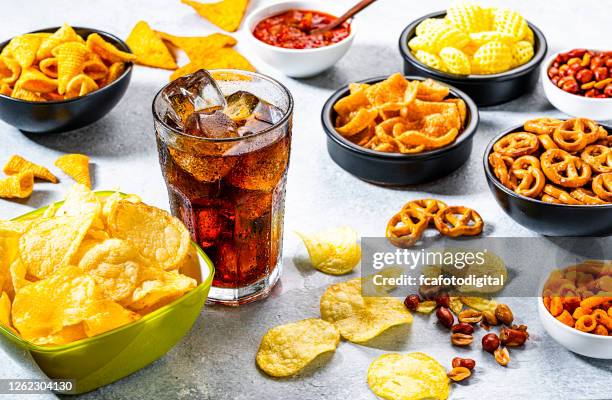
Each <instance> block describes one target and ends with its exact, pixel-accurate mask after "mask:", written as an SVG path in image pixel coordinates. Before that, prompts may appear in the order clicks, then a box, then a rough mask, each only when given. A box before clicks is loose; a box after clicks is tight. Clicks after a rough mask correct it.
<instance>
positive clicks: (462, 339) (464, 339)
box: [451, 333, 474, 346]
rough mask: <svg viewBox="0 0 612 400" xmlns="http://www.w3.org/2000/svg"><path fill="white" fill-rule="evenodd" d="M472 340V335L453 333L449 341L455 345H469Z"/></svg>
mask: <svg viewBox="0 0 612 400" xmlns="http://www.w3.org/2000/svg"><path fill="white" fill-rule="evenodd" d="M473 341H474V336H472V335H466V334H465V333H453V334H452V335H451V343H452V344H453V345H455V346H469V345H470V344H472V342H473Z"/></svg>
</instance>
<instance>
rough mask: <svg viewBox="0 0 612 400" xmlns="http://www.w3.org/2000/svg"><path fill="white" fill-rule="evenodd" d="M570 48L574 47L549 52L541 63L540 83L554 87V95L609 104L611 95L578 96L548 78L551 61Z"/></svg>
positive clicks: (611, 98) (611, 99) (611, 101)
mask: <svg viewBox="0 0 612 400" xmlns="http://www.w3.org/2000/svg"><path fill="white" fill-rule="evenodd" d="M572 50H575V48H571V49H564V50H561V51H558V52H555V53H553V54H551V55H550V56H549V57H547V58H546V60H545V61H544V63H543V66H544V67H545V68H542V71H541V72H540V73H541V74H542V84H543V85H547V86H549V87H552V88H554V89H553V91H554V92H555V94H554V95H556V94H557V93H558V94H559V95H560V96H565V97H566V98H571V99H577V100H579V101H580V100H582V101H584V102H585V103H591V104H595V103H599V104H602V103H603V104H606V103H610V104H609V105H612V97H608V98H605V99H599V98H596V97H586V96H580V95H578V94H574V93H570V92H566V91H565V90H563V89H561V88H560V87H558V86H557V85H555V84H553V83H552V81H551V80H550V78H549V76H548V69H549V68H550V67H551V66H552V63H553V62H554V61H555V58H557V56H558V55H559V54H561V53H567V52H568V51H572ZM587 50H593V51H602V50H599V49H587Z"/></svg>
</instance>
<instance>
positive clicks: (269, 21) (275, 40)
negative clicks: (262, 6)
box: [253, 10, 351, 49]
mask: <svg viewBox="0 0 612 400" xmlns="http://www.w3.org/2000/svg"><path fill="white" fill-rule="evenodd" d="M334 19H336V17H334V16H333V15H329V14H326V13H323V12H320V11H311V10H289V11H285V12H283V13H282V14H278V15H273V16H271V17H268V18H266V19H264V20H262V21H261V22H259V23H258V24H257V26H255V29H254V30H253V35H254V36H255V37H256V38H257V39H259V40H261V41H262V42H264V43H267V44H269V45H272V46H275V47H283V48H285V49H316V48H319V47H324V46H329V45H332V44H334V43H338V42H340V41H341V40H344V39H346V38H347V37H348V36H349V35H350V34H351V25H350V24H349V23H348V22H345V23H343V24H342V25H340V26H339V27H337V28H335V29H332V30H330V31H327V32H325V33H322V34H318V35H312V34H310V31H311V30H313V29H317V28H320V27H322V26H324V25H327V24H328V23H330V22H332V21H333V20H334Z"/></svg>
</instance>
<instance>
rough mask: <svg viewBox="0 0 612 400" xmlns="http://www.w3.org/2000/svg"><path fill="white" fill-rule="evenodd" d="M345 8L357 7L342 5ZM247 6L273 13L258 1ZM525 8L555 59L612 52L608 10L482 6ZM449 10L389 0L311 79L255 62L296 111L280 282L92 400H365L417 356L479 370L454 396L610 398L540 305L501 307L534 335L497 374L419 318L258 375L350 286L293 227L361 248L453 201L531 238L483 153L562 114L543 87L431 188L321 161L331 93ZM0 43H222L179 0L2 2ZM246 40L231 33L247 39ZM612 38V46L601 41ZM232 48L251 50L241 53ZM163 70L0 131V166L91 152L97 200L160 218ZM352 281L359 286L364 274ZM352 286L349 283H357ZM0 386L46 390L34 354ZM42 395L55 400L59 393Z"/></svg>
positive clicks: (479, 137)
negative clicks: (99, 99) (288, 370)
mask: <svg viewBox="0 0 612 400" xmlns="http://www.w3.org/2000/svg"><path fill="white" fill-rule="evenodd" d="M336 1H341V2H342V3H345V4H346V5H347V6H349V5H350V4H351V3H352V2H353V1H352V0H336ZM251 3H252V4H251V5H250V9H251V10H252V9H253V8H255V7H257V6H259V5H261V4H264V3H268V1H261V0H260V1H252V2H251ZM486 3H487V4H497V5H500V4H506V5H511V6H512V7H514V8H516V9H517V10H519V11H520V12H521V13H523V15H525V16H526V17H527V18H528V19H530V20H531V21H532V22H533V23H535V24H536V25H537V26H538V27H539V28H540V29H542V31H543V32H544V33H545V34H546V36H547V38H548V41H549V46H550V48H551V50H552V51H555V50H561V49H563V48H569V47H592V48H597V47H602V48H605V47H608V48H609V47H610V43H609V38H610V37H612V25H610V24H609V15H610V14H609V2H608V1H599V0H585V1H580V2H576V1H570V0H556V1H552V0H542V1H527V0H521V1H512V2H503V1H501V0H499V1H486ZM447 5H448V2H447V1H442V0H431V1H427V2H424V1H408V0H380V1H379V2H378V3H377V4H375V5H373V6H372V7H371V8H369V9H368V10H367V11H366V12H364V14H363V15H362V16H360V17H359V19H358V21H357V23H358V28H359V31H358V35H357V37H356V40H355V43H354V46H353V47H352V48H351V50H350V51H349V53H348V54H347V55H346V56H345V57H344V58H343V59H342V60H341V61H340V62H339V63H338V64H337V65H336V66H335V67H334V68H332V69H330V70H328V71H327V72H325V73H323V74H322V75H320V76H317V77H315V78H312V79H306V80H294V79H289V78H286V77H283V76H282V75H281V74H280V73H278V72H277V71H274V70H273V69H271V68H270V67H268V66H266V65H265V64H264V63H263V62H262V61H260V60H258V59H257V58H256V57H255V56H254V55H252V54H251V53H249V52H245V54H246V55H247V56H248V57H249V58H250V59H251V60H252V61H253V63H254V64H255V65H256V66H257V68H258V69H260V71H262V72H264V73H269V74H270V75H272V76H275V77H277V78H279V79H281V80H282V81H283V82H284V83H285V84H286V85H287V86H288V87H289V89H290V90H291V91H292V92H293V94H294V95H295V98H296V111H295V125H294V136H293V150H292V155H291V157H292V159H291V166H290V172H289V179H288V192H287V207H286V223H285V231H286V234H285V245H284V275H283V277H282V281H281V283H280V284H279V285H278V286H277V287H276V288H275V290H274V292H273V294H272V296H271V297H270V298H269V299H267V300H266V301H261V302H258V303H255V304H250V305H247V306H244V307H240V308H238V309H229V308H224V307H206V308H205V309H204V311H203V312H202V315H201V317H200V318H199V320H198V321H197V322H196V324H195V326H194V327H193V329H192V330H191V332H190V333H189V334H188V335H187V336H186V337H185V338H184V339H183V340H182V341H181V342H180V343H179V344H178V345H177V346H176V347H175V348H174V349H172V350H171V351H170V352H169V353H168V354H167V355H166V356H165V357H163V358H162V359H160V360H158V361H156V362H155V363H153V364H152V365H150V366H148V367H146V368H144V369H143V370H141V371H139V372H137V373H135V374H133V375H131V376H130V377H128V378H125V379H123V380H121V381H119V382H116V383H114V384H111V385H108V386H106V387H104V388H101V389H99V390H97V391H94V392H92V393H89V394H87V395H85V396H84V397H85V398H92V399H93V398H125V399H128V398H129V399H134V398H152V397H153V396H156V397H157V396H159V398H193V397H197V398H205V399H321V398H329V399H346V398H351V399H354V400H357V399H372V398H375V396H374V395H373V394H372V393H371V392H370V391H369V389H368V386H367V383H366V371H367V368H368V366H369V364H370V363H371V362H372V360H374V358H376V357H377V356H379V355H381V354H383V353H385V352H395V351H399V352H409V351H424V352H427V353H429V354H431V355H432V356H434V357H435V358H437V359H438V360H439V361H440V362H442V363H443V364H444V365H449V364H450V360H451V358H452V357H454V356H455V355H456V354H457V353H466V355H468V354H469V356H471V357H474V358H475V359H476V360H477V362H478V371H477V372H476V374H475V375H474V376H473V377H472V378H471V379H470V380H469V382H468V383H465V384H461V385H457V386H456V387H455V388H454V389H453V391H452V394H451V397H452V398H455V399H472V398H482V397H484V396H486V397H499V398H508V399H519V398H540V399H572V398H585V399H586V398H588V399H602V398H612V392H611V391H610V379H611V376H612V362H610V361H597V360H592V359H587V358H584V357H581V356H577V355H575V354H573V353H570V352H569V351H567V350H565V349H564V348H562V347H560V346H559V345H557V344H556V343H555V342H554V341H553V340H552V339H551V338H550V337H548V336H547V335H546V333H545V332H544V331H543V328H542V327H541V325H540V323H539V321H538V317H537V312H536V307H535V300H534V299H507V301H508V303H509V304H510V305H511V306H512V307H513V309H514V310H515V315H517V316H520V318H521V319H522V321H524V322H525V323H526V324H528V325H529V328H530V331H531V332H532V340H530V341H529V342H528V344H527V346H526V348H525V349H524V350H521V351H514V352H513V353H512V355H513V359H512V362H511V364H510V365H509V366H508V368H507V369H503V368H500V367H498V366H497V365H496V364H495V361H494V360H492V358H491V357H490V356H488V354H483V353H482V352H481V351H480V350H479V346H475V349H474V350H472V351H465V352H463V351H458V350H456V349H453V348H452V347H451V346H450V344H449V343H448V334H447V333H445V332H443V331H441V330H439V329H437V328H436V327H435V326H434V325H433V320H429V319H428V318H424V317H422V316H417V317H415V321H414V324H413V325H412V327H411V328H407V329H404V328H399V329H393V330H391V331H390V332H388V333H386V334H385V335H383V336H381V337H380V338H379V339H377V340H375V341H374V342H373V343H371V344H370V345H368V346H358V345H354V344H351V343H347V342H343V343H341V345H340V346H339V348H338V350H337V351H336V353H335V354H334V355H333V356H332V357H327V358H325V359H324V360H319V362H318V363H317V364H318V365H317V366H316V368H315V367H311V368H308V369H307V371H305V372H304V373H302V374H301V375H300V376H298V377H295V378H292V379H284V380H275V379H270V378H269V377H267V376H265V375H263V374H262V373H261V372H260V371H259V370H258V369H257V368H256V366H255V362H254V356H255V353H256V351H257V347H258V345H259V340H260V338H261V336H262V335H263V334H264V332H265V331H266V330H267V329H269V328H270V327H272V326H274V325H278V324H282V323H287V322H291V321H295V320H299V319H303V318H309V317H316V316H318V315H319V297H320V295H321V294H322V293H323V291H324V290H325V287H326V286H328V285H329V284H331V283H333V282H337V281H341V280H344V279H346V278H335V277H330V276H327V275H324V274H321V273H319V272H315V271H313V270H311V269H309V268H308V267H305V266H304V259H305V256H306V252H305V249H304V248H303V246H302V245H301V243H300V241H299V240H298V238H297V237H296V236H295V235H294V233H293V231H294V230H298V229H299V230H303V231H315V230H318V229H322V228H327V227H334V226H339V225H343V224H347V223H348V224H350V225H351V226H353V227H354V228H355V229H357V230H358V231H359V232H360V234H361V235H362V236H380V235H381V234H382V233H383V231H384V226H385V223H386V219H387V218H388V216H389V215H391V214H392V213H393V212H394V211H395V210H396V209H398V208H399V207H400V206H401V205H402V204H404V203H405V202H406V201H408V200H410V199H415V198H420V197H422V196H425V195H427V196H435V197H438V198H440V199H443V200H444V201H447V202H448V203H451V204H464V205H468V206H473V207H475V208H476V209H478V211H479V212H480V213H481V214H482V216H483V218H484V219H485V220H486V222H487V224H488V226H489V228H488V230H487V233H488V234H490V235H495V236H530V235H533V233H531V232H529V231H527V230H526V229H524V228H522V227H520V226H518V225H517V224H516V223H514V222H513V221H512V220H511V219H509V218H508V217H507V216H506V215H505V214H504V213H503V211H502V210H501V209H500V208H499V207H498V206H497V204H496V203H495V201H494V199H493V197H492V195H491V194H490V193H489V190H488V188H487V187H486V183H485V178H484V173H483V171H482V153H483V150H484V147H485V146H486V144H487V143H488V142H489V140H490V139H491V138H492V137H493V136H494V135H496V133H498V132H499V131H501V130H503V129H505V128H507V127H510V126H512V125H515V124H519V123H521V122H523V121H524V120H525V119H527V118H529V117H535V116H543V115H546V116H557V115H560V114H559V112H558V111H556V110H555V109H553V108H552V106H551V105H550V104H549V103H548V102H547V101H546V99H545V97H544V94H543V92H542V90H541V88H540V86H539V85H538V87H536V88H534V90H533V92H532V93H530V94H527V95H525V96H523V97H521V98H520V99H518V100H516V101H513V102H510V103H508V104H504V105H502V106H498V107H492V108H486V109H483V110H482V111H481V123H480V127H479V130H478V132H477V134H476V138H475V143H474V150H473V153H472V157H471V158H470V160H469V162H468V163H467V165H465V166H464V167H463V168H461V169H459V170H458V171H456V172H455V173H453V174H451V175H450V176H448V177H446V178H444V179H441V180H439V181H436V182H432V183H429V184H426V185H420V186H416V187H411V188H406V189H401V190H395V189H386V188H381V187H377V186H373V185H371V184H368V183H365V182H362V181H360V180H359V179H357V178H355V177H353V176H351V175H349V174H348V173H346V172H345V171H343V170H342V169H340V168H339V167H338V166H337V165H335V164H334V163H333V162H332V161H331V159H330V158H329V156H328V154H327V150H326V147H325V135H324V133H323V130H322V128H321V126H320V123H319V113H320V110H321V107H322V105H323V103H324V102H325V100H326V99H327V97H328V96H329V95H330V93H331V92H332V91H333V90H334V89H335V88H337V87H339V86H341V85H343V84H346V83H348V82H351V81H355V80H359V79H364V78H368V77H372V76H378V75H388V74H391V73H393V72H398V71H401V68H402V61H401V59H400V57H399V54H398V51H397V38H398V37H399V34H400V32H401V30H402V29H403V27H405V26H406V25H407V24H408V23H409V22H410V21H412V20H414V19H416V18H418V17H420V16H421V15H423V14H426V13H429V12H431V11H435V10H439V9H444V8H445V7H446V6H447ZM2 15H3V17H2V23H1V24H0V38H8V37H12V36H14V35H17V34H20V33H24V32H27V31H30V30H34V29H37V28H41V27H46V26H53V25H60V24H61V23H62V22H68V23H70V24H72V25H80V26H91V27H96V28H100V29H103V30H107V31H109V32H113V33H115V34H117V35H119V36H120V37H126V36H127V34H128V33H129V32H130V30H131V28H132V27H133V25H134V24H135V23H136V21H138V20H139V19H144V20H146V21H148V22H149V23H150V24H151V25H152V26H153V27H154V28H155V29H158V30H163V31H168V32H171V33H174V34H184V35H203V34H207V33H211V32H213V31H215V29H214V28H213V27H212V26H211V25H210V24H208V23H207V22H206V21H204V20H203V19H201V18H200V17H199V16H197V15H196V14H195V13H194V12H193V11H192V10H191V9H190V8H189V7H187V6H184V5H181V4H180V3H179V1H178V0H174V1H167V0H166V1H165V0H146V1H144V0H130V1H120V0H115V1H112V0H96V1H94V0H83V1H74V0H73V1H69V0H54V1H42V0H41V1H38V0H36V1H35V0H24V1H7V0H5V1H2ZM244 35H245V32H244V31H240V32H238V33H237V34H236V36H237V37H238V39H239V41H240V38H241V37H244ZM606 38H607V39H608V41H607V43H605V41H606ZM238 48H239V49H241V50H245V51H247V50H248V49H247V48H246V47H245V46H244V41H242V42H241V43H240V44H239V46H238ZM168 76H169V72H167V71H162V70H155V69H150V68H144V67H137V68H136V69H135V71H134V76H133V80H132V83H131V86H130V88H129V89H128V92H127V94H126V95H125V97H124V98H123V100H122V101H121V102H120V103H119V105H118V106H117V107H116V108H115V109H114V110H113V111H112V112H111V113H110V114H109V115H107V116H106V117H105V118H104V119H102V120H101V121H99V122H97V123H95V124H93V125H91V126H89V127H86V128H83V129H80V130H77V131H73V132H68V133H65V134H61V135H31V134H30V135H24V134H22V133H21V132H19V131H17V130H16V129H14V128H13V127H11V126H8V125H6V124H4V123H2V122H0V137H1V138H2V140H1V142H0V162H4V161H1V160H6V159H7V158H8V157H9V155H11V154H13V153H19V154H21V155H24V156H27V157H28V158H29V159H31V160H34V161H36V162H39V163H41V164H44V165H47V166H50V165H53V160H54V159H55V158H56V157H57V156H58V155H60V154H62V153H65V152H83V153H86V154H88V155H89V156H91V158H92V162H93V164H94V168H93V181H94V186H95V188H96V189H114V188H121V189H122V190H123V191H126V192H135V193H138V194H140V195H141V196H142V198H143V199H145V201H147V202H149V203H151V204H154V205H157V206H160V207H164V208H167V195H166V190H165V187H164V184H163V181H162V177H161V174H160V172H159V167H158V162H157V154H156V150H155V142H154V135H153V129H152V118H151V115H150V107H151V99H152V98H153V95H154V94H155V93H156V91H157V90H158V89H159V88H160V87H161V86H162V85H163V84H164V83H165V82H167V79H168ZM69 184H70V179H67V178H66V179H63V180H62V182H61V184H59V185H52V184H45V183H43V184H37V186H36V190H35V192H34V194H33V195H32V197H31V198H30V199H28V200H27V201H5V200H0V218H10V217H13V216H16V215H19V214H21V213H24V212H26V211H28V210H31V209H33V208H36V207H39V206H42V205H44V204H46V203H48V202H50V201H54V200H58V199H60V198H61V196H62V193H63V192H64V191H65V190H66V189H67V188H68V185H69ZM358 274H359V272H358V271H356V272H355V273H354V274H353V275H352V276H358ZM349 277H350V276H349ZM0 357H1V360H2V361H1V362H0V379H2V378H32V377H40V376H41V372H40V370H39V369H38V368H37V367H36V365H35V364H34V363H33V361H32V360H31V359H30V357H29V355H28V354H27V353H23V352H20V351H16V350H14V348H13V347H11V346H10V345H9V343H7V342H6V341H4V340H0ZM40 397H45V398H47V397H49V398H51V397H54V396H52V395H48V396H40Z"/></svg>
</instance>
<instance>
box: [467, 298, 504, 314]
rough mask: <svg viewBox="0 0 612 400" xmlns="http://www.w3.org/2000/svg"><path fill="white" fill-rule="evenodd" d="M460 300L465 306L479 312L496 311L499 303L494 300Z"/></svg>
mask: <svg viewBox="0 0 612 400" xmlns="http://www.w3.org/2000/svg"><path fill="white" fill-rule="evenodd" d="M460 299H461V302H462V303H463V304H465V305H466V306H468V307H470V308H473V309H475V310H478V311H495V307H497V302H496V301H495V300H493V299H485V298H483V297H463V296H462V297H460Z"/></svg>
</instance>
